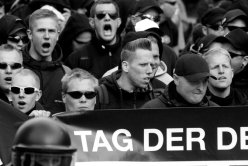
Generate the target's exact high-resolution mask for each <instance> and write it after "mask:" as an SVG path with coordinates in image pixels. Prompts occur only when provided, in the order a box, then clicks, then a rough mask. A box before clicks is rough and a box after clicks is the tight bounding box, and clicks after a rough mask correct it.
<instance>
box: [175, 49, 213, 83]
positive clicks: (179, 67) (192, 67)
mask: <svg viewBox="0 0 248 166" xmlns="http://www.w3.org/2000/svg"><path fill="white" fill-rule="evenodd" d="M175 74H176V75H178V76H182V77H184V78H185V79H187V80H188V81H190V82H195V81H199V80H202V79H205V78H208V77H209V67H208V64H207V62H206V61H205V59H203V58H202V57H201V56H199V55H197V54H193V53H186V54H184V55H182V56H181V57H180V58H179V59H178V60H177V62H176V66H175Z"/></svg>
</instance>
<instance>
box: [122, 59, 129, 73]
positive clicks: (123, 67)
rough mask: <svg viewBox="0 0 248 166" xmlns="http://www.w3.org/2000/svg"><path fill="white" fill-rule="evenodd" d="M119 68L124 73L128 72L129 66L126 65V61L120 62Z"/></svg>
mask: <svg viewBox="0 0 248 166" xmlns="http://www.w3.org/2000/svg"><path fill="white" fill-rule="evenodd" d="M121 67H122V70H123V71H124V72H126V73H127V72H128V70H129V64H128V62H127V61H122V62H121Z"/></svg>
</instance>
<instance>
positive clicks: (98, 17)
mask: <svg viewBox="0 0 248 166" xmlns="http://www.w3.org/2000/svg"><path fill="white" fill-rule="evenodd" d="M106 15H109V17H110V18H111V19H112V20H115V19H117V18H118V14H117V13H98V14H96V18H97V19H98V20H102V19H103V18H105V17H106Z"/></svg>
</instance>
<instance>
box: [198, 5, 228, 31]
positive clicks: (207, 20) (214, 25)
mask: <svg viewBox="0 0 248 166" xmlns="http://www.w3.org/2000/svg"><path fill="white" fill-rule="evenodd" d="M225 13H226V10H225V9H222V8H218V7H216V8H211V9H209V10H207V12H206V13H205V14H203V16H202V17H201V24H202V32H203V34H204V35H209V34H213V35H216V36H221V35H223V31H222V29H221V27H220V25H221V21H222V18H223V16H224V14H225Z"/></svg>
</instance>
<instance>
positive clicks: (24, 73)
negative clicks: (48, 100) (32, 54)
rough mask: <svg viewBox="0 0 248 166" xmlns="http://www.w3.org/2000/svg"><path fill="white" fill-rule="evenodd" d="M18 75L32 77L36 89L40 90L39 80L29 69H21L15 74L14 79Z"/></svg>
mask: <svg viewBox="0 0 248 166" xmlns="http://www.w3.org/2000/svg"><path fill="white" fill-rule="evenodd" d="M19 75H20V76H31V77H33V79H34V80H35V82H36V85H37V88H38V89H40V78H39V77H38V75H37V74H36V73H35V72H33V71H32V70H30V69H22V70H20V71H19V72H18V73H16V74H15V76H14V77H16V76H19Z"/></svg>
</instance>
